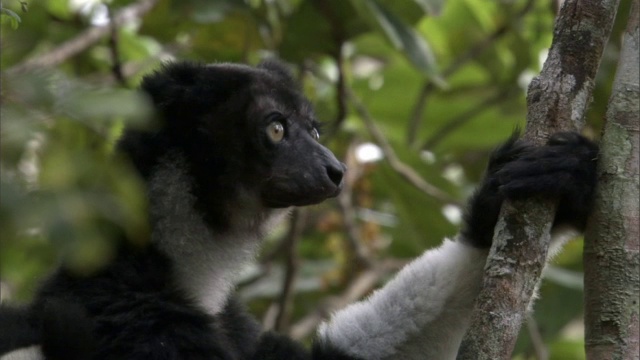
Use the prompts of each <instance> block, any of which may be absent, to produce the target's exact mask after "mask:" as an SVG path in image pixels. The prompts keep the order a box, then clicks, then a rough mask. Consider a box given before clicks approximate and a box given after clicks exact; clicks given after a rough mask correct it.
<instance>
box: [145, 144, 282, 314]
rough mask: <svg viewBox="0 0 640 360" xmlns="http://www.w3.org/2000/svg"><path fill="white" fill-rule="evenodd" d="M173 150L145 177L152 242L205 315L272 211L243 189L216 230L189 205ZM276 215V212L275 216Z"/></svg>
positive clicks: (223, 294)
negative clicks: (226, 223)
mask: <svg viewBox="0 0 640 360" xmlns="http://www.w3.org/2000/svg"><path fill="white" fill-rule="evenodd" d="M185 168H186V167H185V162H184V160H183V158H182V157H181V156H180V155H179V154H170V155H168V156H166V157H165V158H164V159H163V160H162V162H161V164H160V165H158V167H157V168H156V170H155V171H154V173H153V176H152V177H151V180H150V181H149V198H150V201H151V206H150V210H151V218H152V219H153V222H154V224H153V225H154V226H153V234H152V241H153V242H154V243H155V244H157V245H158V247H159V248H160V250H161V251H163V252H164V253H165V254H167V255H168V256H169V257H170V258H171V260H172V261H173V264H174V272H175V278H176V281H177V283H178V284H179V285H180V286H181V287H182V289H183V290H185V291H186V292H187V294H189V295H190V296H191V297H192V298H193V299H194V300H195V301H196V303H197V304H199V305H200V306H201V307H202V308H204V309H205V310H206V311H207V313H209V314H212V315H213V314H217V313H218V312H220V311H221V310H222V309H223V308H224V306H225V304H226V301H227V298H228V296H229V293H230V292H231V290H232V289H233V287H234V282H235V279H236V277H237V275H238V273H239V272H240V271H241V270H242V268H243V267H244V266H246V265H247V263H248V262H250V261H252V260H253V259H254V258H255V254H256V252H257V250H258V248H259V244H260V240H261V237H262V234H263V232H264V231H266V229H265V228H266V227H267V226H268V225H269V222H270V221H269V220H270V219H271V218H273V216H272V215H274V214H275V213H283V211H279V212H275V211H271V210H267V209H264V208H262V207H261V206H260V205H258V197H257V195H255V196H252V194H249V193H246V194H243V195H242V198H241V199H238V200H239V201H238V203H239V204H238V206H237V207H235V208H234V209H230V211H232V213H233V214H234V217H233V218H232V219H231V220H232V224H231V228H230V229H229V230H226V231H224V232H216V231H214V230H212V229H211V228H210V227H209V226H208V225H207V224H206V223H205V221H204V220H203V218H202V215H201V214H200V213H199V212H197V211H196V210H195V208H194V205H195V203H196V198H195V196H194V195H193V194H192V186H193V184H192V179H191V178H190V177H189V175H188V174H187V172H186V170H185ZM278 218H280V217H278Z"/></svg>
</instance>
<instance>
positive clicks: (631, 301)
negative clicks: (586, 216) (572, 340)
mask: <svg viewBox="0 0 640 360" xmlns="http://www.w3.org/2000/svg"><path fill="white" fill-rule="evenodd" d="M638 11H639V9H638V0H634V1H633V5H632V9H631V12H630V14H631V16H630V18H629V23H628V26H627V30H626V32H625V33H624V37H623V43H622V52H621V55H620V61H619V63H618V70H617V73H616V77H615V80H614V83H613V89H612V93H611V98H610V99H609V106H608V109H607V123H606V126H605V129H604V134H603V136H602V141H601V145H600V159H599V168H598V175H599V182H598V184H599V188H598V191H597V193H596V204H595V209H594V213H593V215H592V218H591V219H590V222H589V227H588V229H587V233H586V236H585V249H584V266H585V306H586V308H585V325H586V334H585V335H586V336H585V350H586V353H587V359H593V360H600V359H612V360H613V359H620V360H622V359H625V360H627V359H638V358H640V355H639V353H640V347H639V346H638V345H639V340H638V337H639V336H640V334H639V326H638V317H639V314H638V313H639V307H638V301H639V298H640V229H639V228H640V225H639V223H638V222H639V218H640V209H639V206H640V205H639V202H640V191H639V186H640V185H639V184H640V175H639V174H638V162H639V161H640V159H639V155H638V154H639V153H640V134H639V128H640V84H639V79H638V78H639V77H640V70H639V67H640V66H639V62H640V54H639V52H640V50H639V49H640V33H639V31H638Z"/></svg>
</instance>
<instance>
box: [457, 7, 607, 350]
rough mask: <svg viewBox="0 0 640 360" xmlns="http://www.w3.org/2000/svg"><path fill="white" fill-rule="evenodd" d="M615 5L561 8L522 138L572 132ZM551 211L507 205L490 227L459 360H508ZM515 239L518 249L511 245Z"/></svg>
mask: <svg viewBox="0 0 640 360" xmlns="http://www.w3.org/2000/svg"><path fill="white" fill-rule="evenodd" d="M617 7H618V1H617V0H608V1H598V0H567V1H566V2H565V3H564V5H563V7H562V9H561V11H560V15H559V18H558V19H557V21H556V25H555V29H554V37H553V43H552V44H551V49H550V51H549V57H548V58H547V61H545V64H544V66H543V68H542V72H541V73H540V76H538V77H537V78H535V79H534V80H533V81H532V82H531V84H530V86H529V91H528V95H527V128H526V132H525V138H526V139H527V140H528V141H530V142H532V143H534V144H537V145H540V144H543V143H544V142H545V141H546V139H547V138H548V136H549V134H551V133H554V132H557V131H562V130H574V131H575V130H579V129H581V128H582V126H583V122H584V114H585V111H586V108H587V106H588V104H589V102H590V99H591V91H592V89H593V84H594V78H595V74H596V72H597V69H598V65H599V64H600V58H601V56H602V52H603V49H604V46H605V44H606V42H607V40H608V38H609V34H610V32H611V28H612V26H613V21H614V19H615V14H616V9H617ZM554 208H555V204H554V203H553V202H549V201H543V200H541V199H533V200H528V201H513V202H506V203H505V204H504V205H503V208H502V212H501V216H500V219H499V220H498V224H497V225H496V229H495V235H494V239H493V246H492V248H491V252H490V254H489V258H488V259H487V265H486V267H485V277H484V284H483V288H482V290H481V292H480V295H479V296H478V298H477V299H476V304H475V310H474V312H473V315H472V322H471V327H470V329H469V331H468V332H467V334H466V336H465V338H464V340H463V342H462V346H461V349H460V352H459V354H458V359H474V360H475V359H479V360H483V359H486V360H497V359H510V358H511V356H510V355H511V352H512V351H513V346H514V345H515V341H516V338H517V336H518V333H519V330H520V326H521V324H522V321H523V320H524V319H525V317H526V311H527V308H528V306H529V302H530V301H531V295H532V294H533V291H534V289H535V287H536V284H537V283H538V282H539V280H540V275H541V273H542V268H543V267H544V264H545V261H546V258H547V252H548V248H549V240H550V236H549V230H550V227H551V223H552V221H553V216H554ZM515 239H517V241H515Z"/></svg>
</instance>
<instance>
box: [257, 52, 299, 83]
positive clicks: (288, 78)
mask: <svg viewBox="0 0 640 360" xmlns="http://www.w3.org/2000/svg"><path fill="white" fill-rule="evenodd" d="M258 68H259V69H264V70H266V71H268V72H269V73H271V74H272V75H274V76H275V77H276V78H278V79H279V80H280V81H282V82H283V83H285V84H286V85H287V87H291V88H294V89H298V88H299V84H298V82H297V81H296V80H295V79H294V77H293V73H292V72H291V70H290V69H289V68H288V67H287V65H286V64H284V63H283V62H281V61H279V60H277V59H275V58H271V59H267V60H263V61H262V62H261V63H260V64H258Z"/></svg>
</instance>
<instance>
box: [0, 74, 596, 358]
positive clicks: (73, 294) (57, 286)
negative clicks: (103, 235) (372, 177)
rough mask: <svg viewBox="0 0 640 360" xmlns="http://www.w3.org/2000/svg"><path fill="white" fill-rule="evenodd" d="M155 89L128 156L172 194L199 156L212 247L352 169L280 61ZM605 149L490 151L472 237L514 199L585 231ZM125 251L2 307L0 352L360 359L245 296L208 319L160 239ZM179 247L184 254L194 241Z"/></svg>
mask: <svg viewBox="0 0 640 360" xmlns="http://www.w3.org/2000/svg"><path fill="white" fill-rule="evenodd" d="M142 89H143V90H144V91H145V92H146V93H147V94H148V95H149V97H150V98H151V100H152V102H153V104H154V106H155V107H156V109H157V110H158V117H157V123H156V124H154V126H152V127H151V128H149V129H145V130H140V129H139V130H127V131H126V132H125V134H124V136H123V138H122V140H121V141H120V143H119V150H120V151H121V152H123V153H124V154H126V155H127V156H128V157H129V158H130V159H131V161H132V163H133V164H134V166H135V167H136V169H137V170H138V171H139V173H140V175H141V176H142V177H143V178H144V179H145V180H146V181H148V182H149V184H150V190H153V191H155V192H153V191H150V194H156V195H157V193H158V191H159V192H160V194H161V195H162V193H163V192H170V191H171V190H172V189H164V188H162V189H157V188H154V189H151V188H152V187H153V185H152V184H153V181H154V179H156V180H157V177H158V175H157V174H158V172H159V171H160V170H159V169H161V168H162V166H163V165H166V164H167V163H170V162H172V161H176V160H175V159H182V160H184V161H185V162H186V163H185V164H182V163H181V165H184V166H185V167H186V168H185V169H184V171H185V172H186V175H185V176H187V177H188V179H186V180H184V181H185V183H183V184H177V186H179V187H181V188H184V189H190V193H189V194H188V195H186V196H192V197H193V198H194V199H195V204H193V206H194V207H195V209H187V210H194V211H193V213H191V212H189V216H191V218H190V219H193V218H195V220H194V221H198V220H202V221H203V222H204V223H205V224H206V227H207V229H208V230H211V233H212V234H214V236H212V238H211V239H209V238H207V241H209V240H210V241H212V242H214V241H220V239H223V240H226V241H228V240H229V239H230V238H231V240H232V243H231V245H232V246H233V245H235V244H236V243H235V241H238V242H240V241H243V239H236V238H234V234H236V233H238V232H240V233H243V234H244V235H246V233H249V234H254V235H255V236H256V237H260V236H261V235H262V233H261V231H262V230H261V228H260V225H261V223H262V222H263V221H266V219H267V218H268V217H269V214H271V213H272V212H274V211H276V209H279V208H284V207H290V206H302V205H308V204H315V203H318V202H321V201H323V200H325V199H327V198H329V197H333V196H336V195H337V194H338V193H339V191H340V189H341V187H342V178H343V173H344V171H345V168H344V165H343V164H341V163H340V162H339V161H338V160H336V158H335V157H334V156H333V154H332V153H331V152H330V151H329V150H327V149H326V148H325V147H323V146H322V145H320V144H319V143H318V142H317V140H316V139H315V138H314V134H315V130H314V129H317V127H318V123H317V121H316V120H315V118H314V115H313V112H312V110H311V106H310V104H309V103H308V101H307V100H306V99H305V98H304V97H303V96H302V94H301V93H300V90H299V89H298V87H297V85H296V84H295V81H294V80H293V78H292V77H291V75H290V74H289V72H288V71H287V69H286V68H285V67H284V66H282V65H281V64H279V63H276V62H267V63H264V64H262V65H260V66H259V67H257V68H251V67H247V66H242V65H233V64H219V65H203V64H196V63H188V62H186V63H175V64H169V65H166V66H164V67H163V68H162V69H160V70H159V71H157V72H156V73H154V74H152V75H150V76H147V77H146V78H145V79H144V81H143V82H142ZM276 122H277V123H278V124H281V125H282V126H283V129H284V136H283V138H282V140H280V141H277V140H274V139H273V138H270V137H269V136H268V135H267V132H266V131H265V129H267V128H268V126H269V125H270V124H273V123H276ZM596 153H597V148H596V147H595V145H593V144H592V143H590V142H589V141H587V140H585V139H584V138H582V137H580V136H578V135H575V134H560V135H556V136H554V137H553V138H552V139H551V140H550V142H549V145H548V146H545V147H540V148H535V147H532V146H529V145H527V144H526V143H524V142H523V141H521V140H518V138H517V136H515V135H514V136H513V137H512V138H511V139H510V140H509V141H508V142H507V143H506V144H505V145H503V146H502V147H500V148H499V149H498V150H497V151H496V152H495V153H494V155H493V156H492V157H491V161H490V163H489V168H488V171H487V177H486V179H485V180H484V182H483V184H482V185H481V186H480V188H479V190H478V191H477V193H476V194H475V196H474V197H473V198H472V200H471V202H470V206H469V212H468V213H467V215H466V218H465V220H466V226H465V228H464V230H463V234H464V238H466V240H467V241H469V242H471V243H472V244H474V245H475V246H480V247H487V246H489V245H490V244H491V238H492V235H493V227H494V226H495V223H496V220H497V216H498V212H499V209H500V206H501V203H502V201H503V200H504V199H505V198H514V199H515V198H521V197H528V196H532V195H542V196H551V197H554V198H559V199H560V205H559V209H558V213H557V217H556V222H557V223H558V224H563V223H570V224H573V225H576V226H578V227H579V228H582V227H583V226H584V222H585V219H586V215H587V212H588V209H589V207H590V201H591V194H592V192H593V188H594V186H595V165H594V159H595V156H596ZM181 181H183V180H181ZM156 186H158V185H156ZM171 186H176V184H174V185H171ZM185 191H186V190H185ZM154 196H155V195H154ZM247 199H249V200H247ZM150 200H151V216H150V222H151V224H152V226H153V227H154V228H155V227H156V225H157V223H158V222H159V221H160V220H159V219H160V218H162V216H163V214H162V213H160V214H158V212H161V211H164V210H162V209H155V210H154V206H155V205H154V202H153V200H154V199H153V198H152V199H150ZM174 200H175V199H174ZM171 205H172V203H170V204H168V205H167V204H166V203H165V204H164V205H163V206H171ZM175 206H179V205H175ZM165 210H166V209H165ZM174 210H176V209H173V210H171V211H174ZM177 210H184V209H177ZM240 211H242V213H241V214H240V215H238V212H240ZM171 215H172V214H164V216H165V217H169V218H171ZM234 216H235V217H237V216H241V217H242V218H241V219H240V220H241V221H240V222H238V219H235V218H234ZM238 224H240V225H238ZM238 226H241V227H242V228H241V229H238ZM161 230H162V228H160V230H158V229H157V228H156V229H155V230H154V231H155V233H156V234H157V232H158V231H161ZM171 234H173V233H171ZM229 234H231V235H229ZM244 235H243V236H244ZM123 236H124V235H123ZM176 236H177V237H180V236H186V235H183V234H182V233H178V235H176ZM195 236H197V235H195ZM217 236H219V238H217ZM178 240H193V239H190V238H186V239H182V238H180V239H178ZM155 241H157V239H155ZM186 242H188V241H186ZM118 243H119V244H122V245H121V248H120V250H119V253H118V255H117V257H116V258H115V260H114V261H113V262H111V263H110V264H109V265H107V266H106V267H105V268H103V269H101V270H99V271H98V272H97V273H94V274H91V275H88V276H86V275H85V276H81V275H78V274H74V273H72V272H69V271H68V270H66V269H65V268H61V269H60V270H58V272H57V273H55V274H54V275H53V276H52V277H51V278H49V280H48V281H47V282H45V284H44V285H43V286H42V288H41V289H40V291H39V292H38V294H37V296H36V298H35V301H34V302H33V303H32V304H31V305H30V306H29V307H28V308H27V309H21V310H18V309H15V310H14V309H9V308H2V309H0V310H2V311H0V321H1V322H0V354H1V353H4V352H7V351H9V350H11V349H14V348H18V347H24V346H29V345H31V344H40V345H41V346H42V350H43V353H44V354H45V356H46V358H47V359H49V360H51V359H54V360H56V359H95V360H103V359H109V360H111V359H114V360H115V359H125V360H126V359H167V360H174V359H175V360H178V359H190V360H198V359H209V360H213V359H220V360H222V359H224V360H242V359H255V360H258V359H260V360H268V359H292V360H303V359H315V360H329V359H338V360H354V359H356V358H355V357H353V356H349V355H347V354H346V353H345V352H344V349H343V350H338V349H336V348H334V347H332V346H331V345H330V344H328V343H324V342H318V343H315V344H314V346H313V349H312V351H307V350H306V349H305V348H304V347H302V346H301V345H300V344H297V343H295V342H293V341H292V340H290V339H288V338H286V337H284V336H281V335H277V334H273V333H263V332H262V331H261V330H260V327H259V324H258V323H257V322H256V321H255V320H253V319H252V318H251V317H249V316H248V315H247V314H246V313H245V312H244V311H243V309H242V307H241V306H240V305H238V304H237V303H236V302H235V301H234V299H233V298H229V299H228V300H227V303H226V305H224V307H223V309H222V310H221V311H219V312H216V313H208V312H207V311H205V309H204V308H203V307H201V306H199V304H198V302H197V299H195V298H194V297H193V296H191V295H189V294H188V293H187V291H185V289H184V287H182V285H183V284H181V283H179V281H178V277H177V276H176V274H177V270H176V269H177V268H178V265H179V264H176V259H175V258H172V254H171V249H169V250H167V249H166V248H162V246H160V245H158V244H157V243H156V242H154V239H152V240H151V241H150V243H151V245H150V246H147V247H142V248H140V247H134V246H131V245H127V244H128V243H129V242H128V241H127V239H126V238H123V239H119V242H118ZM177 244H178V245H175V244H174V245H172V246H182V245H180V243H177ZM215 259H216V258H215V257H213V258H212V260H211V261H214V262H215ZM220 261H223V260H220ZM207 264H208V263H207ZM213 265H214V266H215V265H217V264H215V263H214V264H213ZM223 265H224V264H223ZM223 265H221V266H223ZM221 291H222V290H221ZM224 294H226V293H224Z"/></svg>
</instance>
